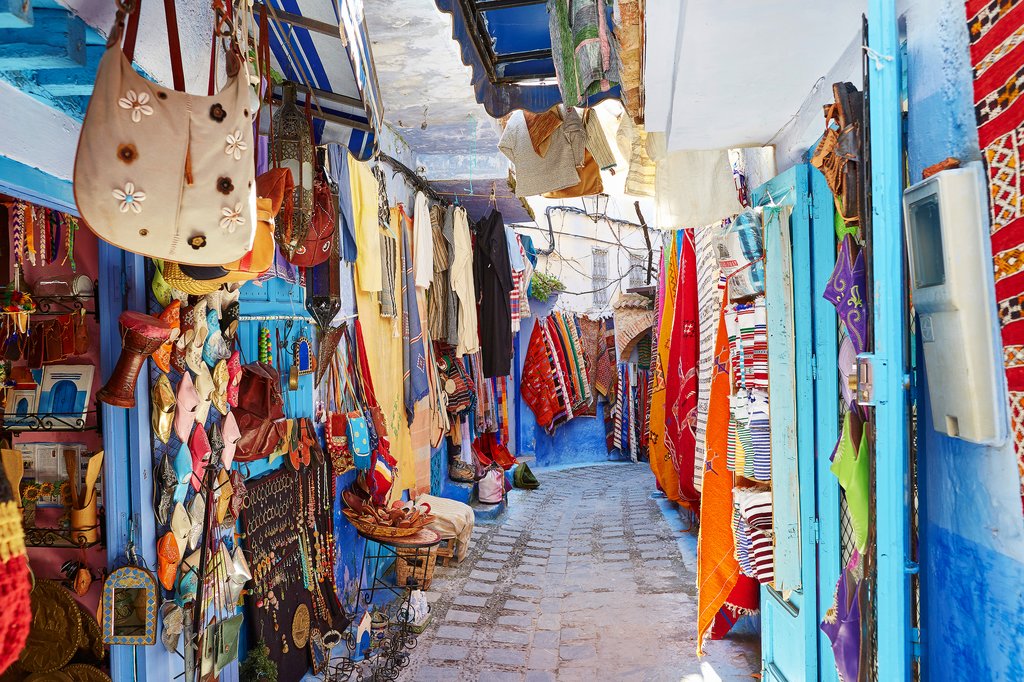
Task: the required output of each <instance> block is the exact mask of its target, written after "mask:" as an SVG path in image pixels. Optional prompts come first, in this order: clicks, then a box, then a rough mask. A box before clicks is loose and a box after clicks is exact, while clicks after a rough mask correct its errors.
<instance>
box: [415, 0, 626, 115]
mask: <svg viewBox="0 0 1024 682" xmlns="http://www.w3.org/2000/svg"><path fill="white" fill-rule="evenodd" d="M435 4H436V5H437V7H438V9H440V10H441V11H443V12H447V13H448V14H450V15H451V16H452V38H453V39H454V40H456V41H458V43H459V45H460V47H461V52H462V61H463V62H464V63H465V64H466V65H468V66H470V67H472V69H473V90H474V91H475V93H476V100H477V102H480V103H481V104H483V105H484V108H485V109H486V110H487V113H488V114H489V115H491V116H493V117H494V118H501V117H502V116H505V115H506V114H508V113H509V112H510V111H513V110H514V109H526V110H527V111H534V112H541V111H546V110H548V109H550V108H551V107H552V106H554V105H555V104H558V103H559V102H561V101H562V95H561V93H560V92H559V90H558V82H557V80H556V79H555V65H554V61H553V60H552V58H551V34H550V30H549V28H548V12H547V6H546V2H545V0H435ZM608 11H609V12H610V11H611V8H610V7H609V10H608ZM618 93H619V89H618V88H617V87H616V88H613V89H612V90H610V91H608V92H602V93H599V94H598V95H595V96H594V97H592V98H591V102H590V103H591V104H596V103H597V102H599V101H600V100H602V99H605V98H608V97H618Z"/></svg>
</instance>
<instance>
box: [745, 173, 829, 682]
mask: <svg viewBox="0 0 1024 682" xmlns="http://www.w3.org/2000/svg"><path fill="white" fill-rule="evenodd" d="M753 200H754V203H755V204H756V205H759V206H761V207H762V208H763V210H764V214H763V223H764V228H765V240H764V241H765V277H766V282H765V290H766V293H767V308H768V349H769V359H768V374H769V377H770V381H771V427H772V428H771V433H772V485H773V491H772V492H773V499H774V500H775V538H776V549H775V588H771V587H763V588H762V599H761V603H762V627H763V632H764V633H765V636H764V637H763V639H762V644H763V649H762V658H763V663H764V671H765V674H766V676H767V677H766V679H769V680H777V681H779V682H783V681H786V680H812V679H822V680H827V679H833V680H834V679H836V673H835V666H834V665H833V656H832V649H831V647H830V645H829V641H828V639H827V638H826V637H825V636H824V634H822V633H821V632H820V631H819V630H818V624H819V623H820V622H821V620H822V618H823V617H824V614H825V611H826V609H827V608H828V607H829V606H830V605H831V604H832V586H834V585H835V581H836V578H837V577H838V575H839V568H840V551H839V546H840V528H839V525H840V524H839V523H838V519H839V518H840V514H839V486H838V484H837V482H836V478H835V476H834V475H832V473H830V472H829V464H830V462H829V453H830V452H831V451H832V448H833V447H834V446H835V443H836V438H837V437H838V433H839V428H838V424H839V413H838V403H839V384H838V379H837V373H836V371H835V370H834V369H833V368H835V367H836V361H837V357H838V353H837V349H838V342H837V326H836V315H835V310H834V309H833V308H832V307H831V305H830V304H829V302H828V301H826V300H825V299H823V298H822V295H821V294H822V291H823V290H824V288H825V284H826V282H827V280H828V278H829V276H830V274H831V272H832V269H833V267H834V265H835V261H836V238H835V231H834V229H833V213H834V209H833V200H832V193H831V192H830V191H829V188H828V185H827V184H826V183H825V178H824V176H822V175H821V173H819V172H818V171H817V170H816V169H814V168H812V167H811V166H810V165H807V164H802V165H798V166H795V167H793V168H791V169H789V170H788V171H786V172H784V173H782V174H781V175H779V176H777V177H775V178H773V179H772V180H771V181H769V182H767V183H765V184H764V185H762V186H761V187H759V188H757V189H756V190H755V191H754V193H753ZM819 519H823V520H824V522H819ZM813 642H818V647H817V648H815V647H813V646H809V643H813ZM818 671H822V672H821V673H820V674H821V677H820V678H819V672H818Z"/></svg>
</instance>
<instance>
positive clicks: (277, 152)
mask: <svg viewBox="0 0 1024 682" xmlns="http://www.w3.org/2000/svg"><path fill="white" fill-rule="evenodd" d="M307 97H308V95H307ZM270 139H271V158H272V159H273V162H274V165H275V166H276V167H280V168H287V169H289V170H290V171H291V172H292V180H293V181H294V182H295V190H294V195H293V196H294V205H295V209H294V213H293V215H292V220H291V224H290V225H289V224H287V223H286V222H285V221H283V220H279V221H278V222H277V225H276V226H275V229H274V238H275V239H276V240H277V243H278V246H280V247H281V250H282V251H284V252H285V254H286V256H290V255H291V254H293V253H294V252H295V250H296V249H297V248H298V247H299V246H300V245H301V244H302V243H303V242H304V241H305V240H306V233H307V232H308V231H309V225H310V222H311V221H312V218H313V156H314V146H313V130H312V126H311V125H310V122H309V118H308V117H307V116H306V114H305V113H303V112H302V110H300V109H299V107H298V105H297V104H296V89H295V83H292V82H291V81H286V82H285V83H284V94H283V102H282V103H281V106H280V107H279V108H278V109H277V110H276V111H275V112H274V121H273V123H272V130H271V138H270Z"/></svg>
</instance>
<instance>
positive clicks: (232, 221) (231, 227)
mask: <svg viewBox="0 0 1024 682" xmlns="http://www.w3.org/2000/svg"><path fill="white" fill-rule="evenodd" d="M220 212H221V215H223V216H224V217H223V218H221V219H220V229H222V230H227V231H228V232H229V233H230V232H234V231H235V228H236V227H238V226H239V225H241V224H242V223H244V222H245V219H244V218H242V204H241V203H238V204H235V207H234V208H233V209H232V208H228V207H226V206H225V207H224V208H222V209H221V210H220Z"/></svg>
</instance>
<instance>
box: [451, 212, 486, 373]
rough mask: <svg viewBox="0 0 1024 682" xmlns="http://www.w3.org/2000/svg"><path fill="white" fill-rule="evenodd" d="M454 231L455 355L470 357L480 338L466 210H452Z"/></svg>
mask: <svg viewBox="0 0 1024 682" xmlns="http://www.w3.org/2000/svg"><path fill="white" fill-rule="evenodd" d="M453 216H454V218H453V225H454V227H453V232H454V237H455V258H454V260H453V261H452V263H453V264H452V274H451V278H452V289H454V290H455V293H456V295H457V296H458V299H459V314H458V324H459V339H458V344H456V346H457V354H458V356H459V357H460V358H461V357H462V356H463V355H472V354H474V353H477V352H479V350H480V337H479V331H478V329H477V315H476V285H475V279H476V277H475V273H474V267H473V241H472V239H471V238H470V236H469V220H468V218H467V217H466V209H464V208H462V207H461V206H457V207H456V208H455V211H454V214H453Z"/></svg>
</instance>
